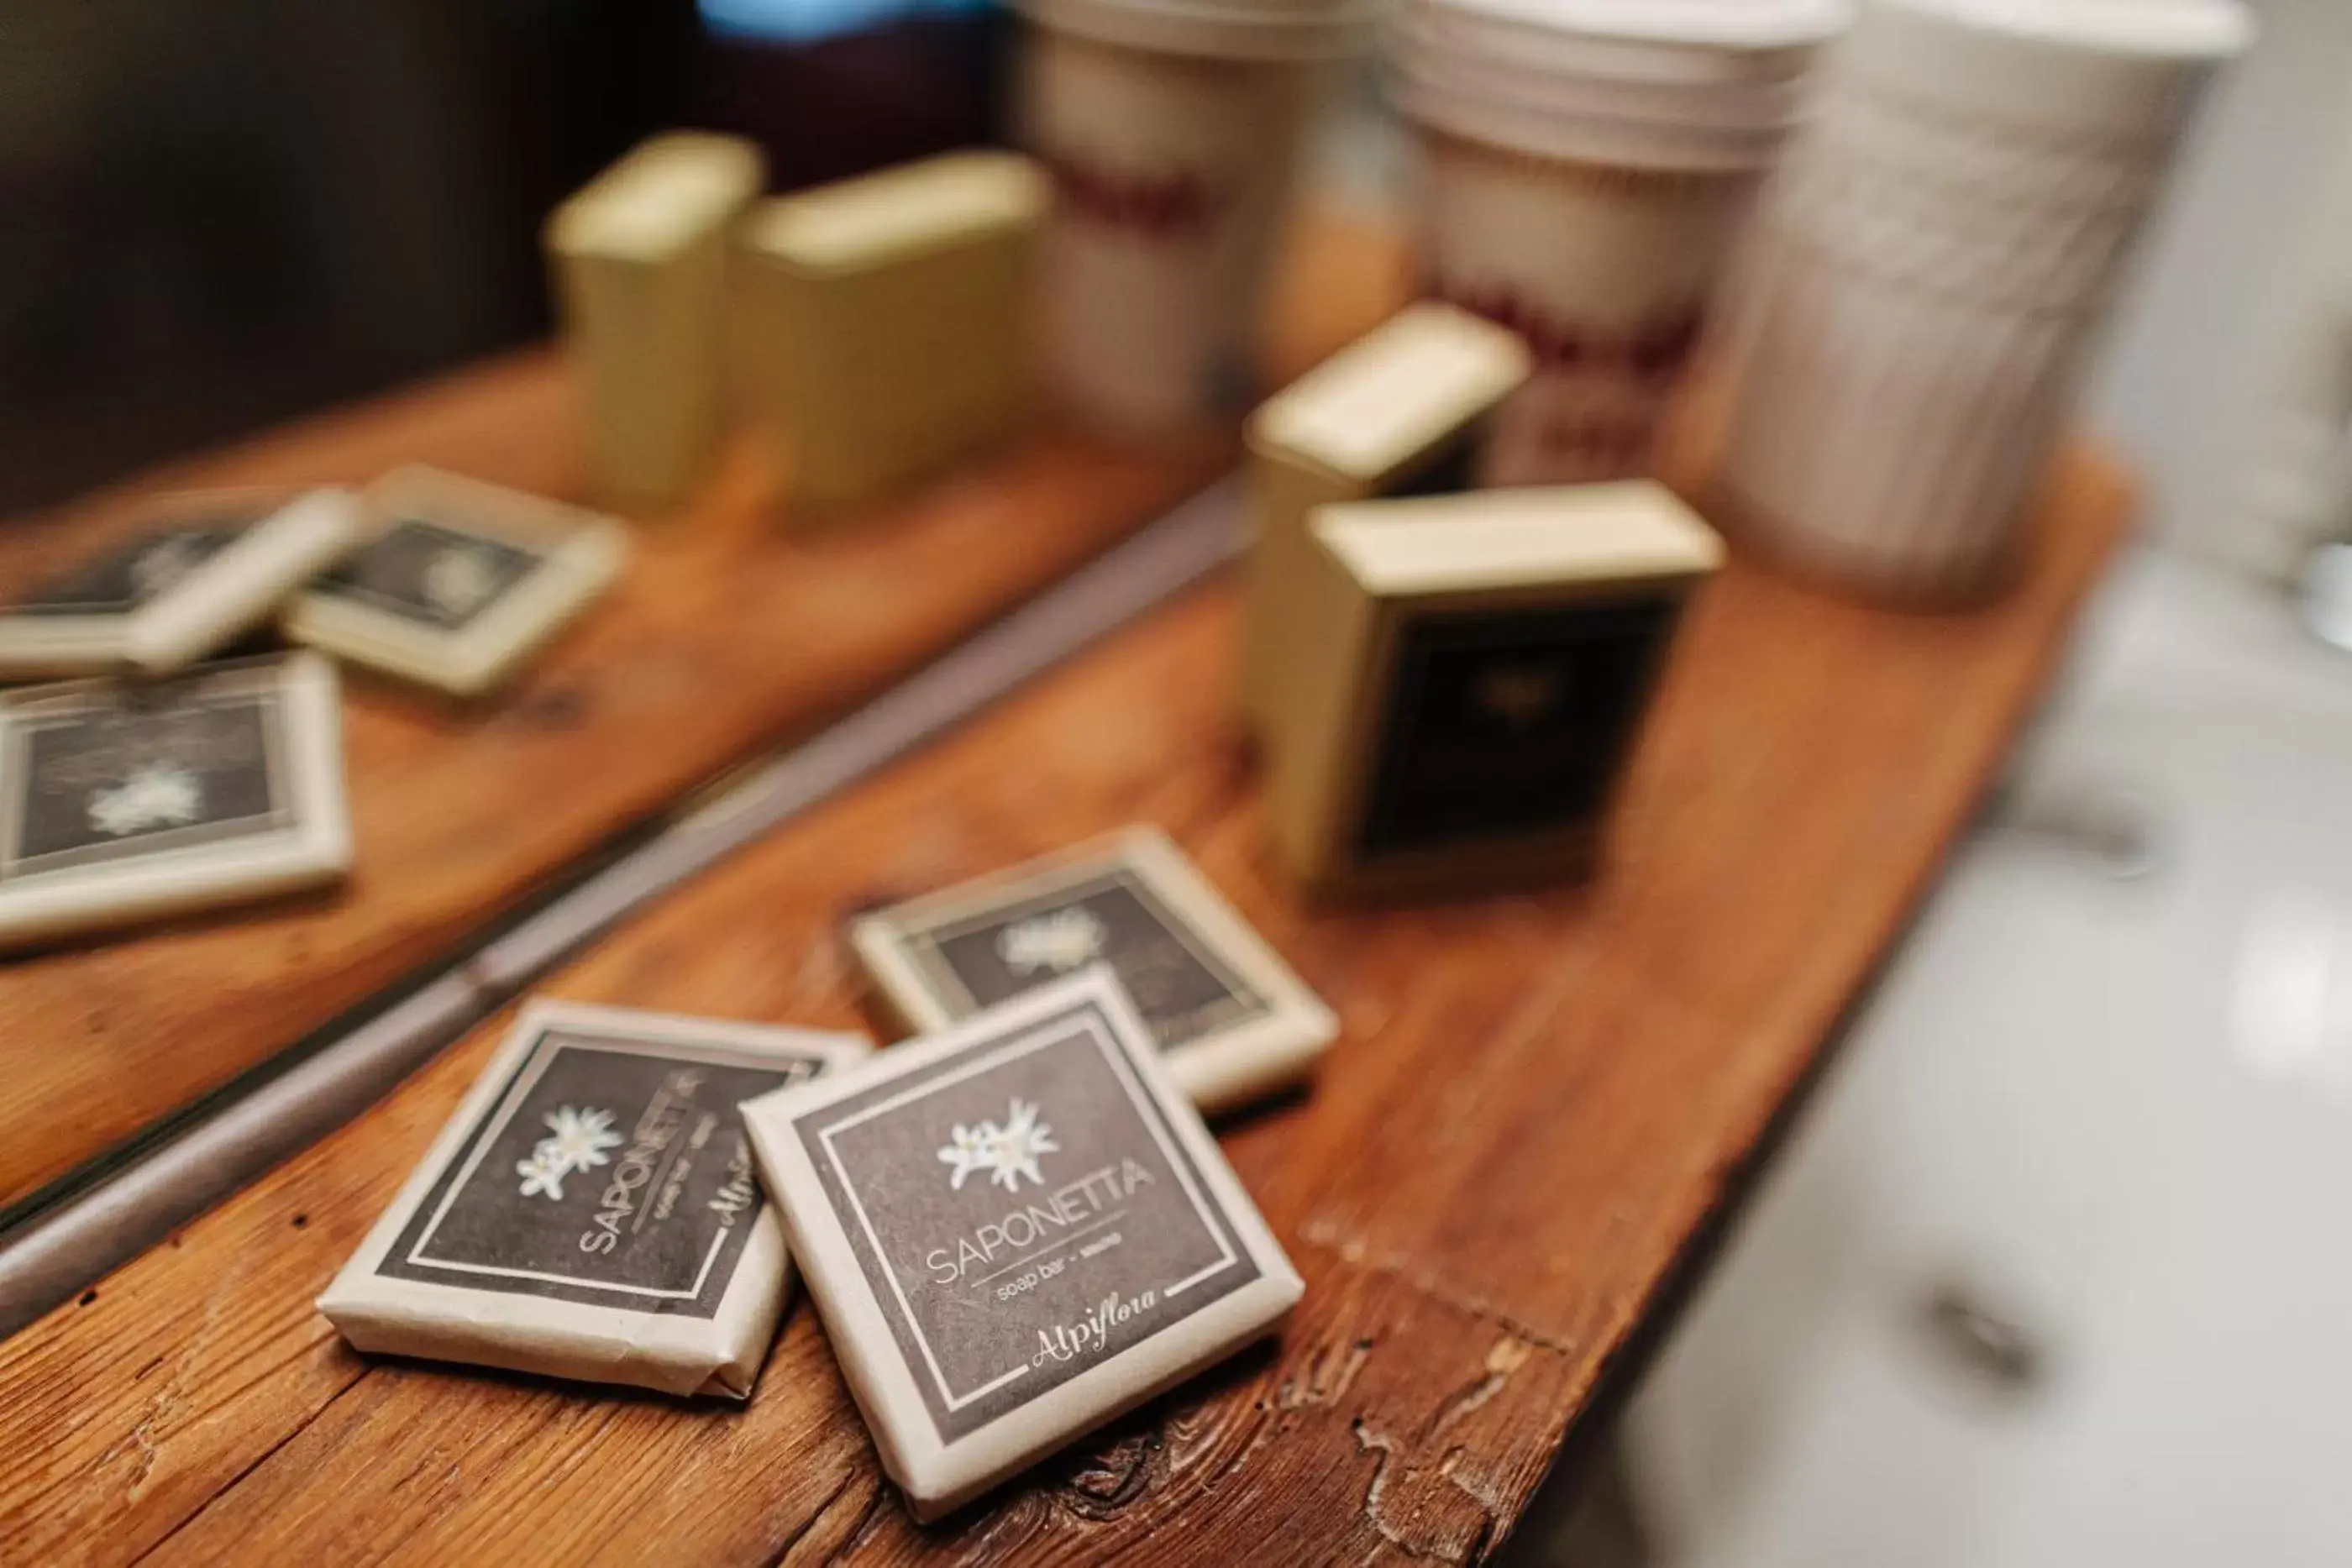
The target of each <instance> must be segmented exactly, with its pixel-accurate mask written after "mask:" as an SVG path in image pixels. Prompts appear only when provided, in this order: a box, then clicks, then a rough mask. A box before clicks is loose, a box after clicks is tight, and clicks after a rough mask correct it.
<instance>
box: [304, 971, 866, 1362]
mask: <svg viewBox="0 0 2352 1568" xmlns="http://www.w3.org/2000/svg"><path fill="white" fill-rule="evenodd" d="M865 1054H866V1042H865V1041H864V1040H861V1039H859V1038H858V1037H857V1036H856V1035H849V1034H834V1033H824V1032H819V1031H816V1030H801V1029H778V1028H771V1027H768V1026H764V1025H757V1024H748V1023H730V1022H726V1021H723V1020H720V1019H701V1018H680V1017H675V1016H672V1015H669V1014H664V1013H650V1012H639V1011H636V1010H635V1009H624V1008H605V1007H588V1006H583V1005H581V1004H579V1003H573V1002H553V1001H535V1002H533V1003H531V1004H530V1006H529V1007H527V1008H526V1009H524V1010H523V1013H522V1016H521V1018H520V1019H519V1020H518V1021H517V1022H516V1024H515V1026H514V1030H513V1032H512V1033H510V1034H509V1036H508V1037H507V1040H506V1042H505V1043H504V1044H503V1045H502V1046H500V1047H499V1052H498V1054H497V1055H496V1056H495V1057H493V1058H492V1059H491V1061H490V1064H489V1066H488V1068H486V1069H484V1071H483V1072H482V1076H481V1078H480V1080H479V1081H478V1082H476V1083H475V1085H474V1087H473V1089H472V1091H471V1092H468V1093H467V1096H466V1099H465V1102H464V1103H463V1104H461V1105H459V1106H458V1108H457V1113H456V1114H455V1115H453V1116H452V1117H450V1119H449V1123H448V1125H446V1127H444V1128H443V1129H442V1131H441V1134H440V1136H439V1137H438V1138H436V1140H435V1141H434V1144H433V1147H432V1149H431V1151H430V1152H429V1153H427V1154H426V1155H425V1159H424V1162H423V1163H422V1164H421V1165H419V1166H417V1168H416V1171H415V1174H414V1175H412V1176H410V1177H409V1179H408V1182H407V1184H406V1185H405V1186H403V1187H402V1188H401V1190H400V1196H399V1197H397V1198H395V1199H394V1201H393V1205H392V1207H391V1208H389V1209H387V1210H386V1211H385V1212H384V1215H383V1218H381V1219H379V1220H378V1221H377V1222H376V1225H375V1228H374V1229H373V1230H371V1231H369V1232H368V1237H367V1239H366V1240H365V1241H363V1242H362V1243H361V1244H360V1249H359V1250H358V1251H357V1252H355V1253H353V1254H352V1259H351V1261H350V1262H348V1263H346V1264H345V1265H344V1266H343V1270H342V1272H341V1273H340V1274H338V1275H337V1276H336V1277H335V1280H334V1282H333V1283H332V1284H331V1285H329V1286H328V1287H327V1290H326V1293H325V1294H323V1295H321V1296H320V1298H319V1311H320V1312H322V1313H324V1314H325V1315H326V1317H327V1320H328V1321H329V1322H332V1323H333V1324H334V1325H335V1327H336V1328H337V1329H339V1330H341V1333H342V1335H343V1337H344V1338H345V1339H347V1340H349V1341H350V1342H351V1343H352V1345H353V1346H354V1347H356V1348H358V1349H360V1350H363V1351H376V1352H383V1353H387V1354H398V1355H417V1356H427V1357H432V1358H434V1359H436V1360H442V1361H462V1362H470V1363H474V1364H478V1365H482V1366H502V1367H508V1368H511V1369H513V1370H515V1371H519V1372H533V1373H541V1374H544V1375H549V1376H552V1377H571V1378H579V1379H583V1380H584V1381H589V1382H596V1383H624V1384H633V1385H637V1386H640V1387H645V1388H653V1389H657V1390H659V1391H661V1392H663V1393H665V1394H677V1395H690V1394H721V1395H727V1396H732V1397H735V1398H739V1399H740V1398H742V1397H743V1396H746V1395H748V1394H749V1393H750V1392H751V1384H752V1381H753V1380H754V1379H755V1378H756V1377H757V1376H758V1375H759V1370H760V1363H761V1359H762V1358H763V1357H764V1356H765V1355H766V1354H767V1351H768V1344H769V1342H770V1341H771V1340H772V1338H774V1336H775V1330H776V1322H777V1318H778V1316H779V1314H780V1313H781V1312H782V1310H783V1303H784V1297H785V1293H786V1291H787V1290H788V1289H789V1287H790V1282H791V1275H790V1266H789V1263H788V1260H787V1259H786V1257H785V1254H784V1244H783V1235H782V1230H781V1228H779V1227H778V1225H777V1223H776V1218H775V1213H774V1211H773V1209H772V1208H771V1207H770V1206H769V1205H768V1203H767V1201H766V1199H765V1198H764V1197H762V1196H761V1190H760V1186H759V1183H758V1180H757V1179H756V1176H755V1174H754V1172H753V1168H752V1162H751V1149H750V1146H749V1145H748V1144H747V1143H746V1141H745V1137H744V1132H743V1123H742V1119H741V1117H740V1114H739V1113H738V1112H737V1110H736V1105H737V1103H738V1102H739V1101H741V1100H744V1099H748V1098H751V1097H753V1096H758V1095H764V1094H768V1093H771V1092H774V1091H775V1090H777V1089H780V1088H782V1087H784V1086H786V1085H789V1084H793V1083H801V1082H807V1081H808V1080H810V1079H813V1078H815V1077H817V1076H818V1075H819V1074H821V1073H824V1072H827V1071H833V1070H836V1069H838V1068H840V1067H842V1066H844V1065H845V1064H846V1063H849V1062H851V1061H856V1060H857V1059H859V1058H861V1057H863V1056H864V1055H865Z"/></svg>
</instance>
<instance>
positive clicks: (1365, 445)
mask: <svg viewBox="0 0 2352 1568" xmlns="http://www.w3.org/2000/svg"><path fill="white" fill-rule="evenodd" d="M1531 369H1532V361H1530V360H1529V358H1528V350H1527V345H1526V344H1524V343H1522V342H1521V341H1520V340H1519V339H1518V337H1517V334H1515V333H1512V332H1510V331H1508V330H1506V329H1503V328H1500V327H1497V326H1496V325H1494V324H1493V323H1492V322H1489V321H1485V320H1482V319H1479V318H1478V317H1475V316H1473V315H1471V314H1470V313H1469V312H1468V311H1466V310H1460V309H1456V308H1454V307H1453V306H1451V305H1444V304H1438V303H1435V302H1430V303H1424V304H1420V305H1414V306H1412V307H1410V308H1407V309H1405V310H1403V311H1402V312H1401V313H1399V314H1398V315H1396V316H1393V317H1391V319H1389V320H1388V321H1386V322H1384V323H1383V324H1382V325H1381V326H1379V327H1377V328H1375V329H1372V330H1371V331H1370V332H1369V333H1367V334H1366V335H1365V336H1363V337H1362V338H1360V339H1359V340H1356V341H1355V342H1354V343H1352V344H1350V345H1349V347H1347V348H1345V349H1343V350H1340V351H1339V353H1337V354H1335V355H1333V356H1332V357H1331V358H1330V359H1328V360H1327V361H1324V362H1323V363H1322V364H1321V365H1319V366H1318V367H1317V368H1316V369H1314V370H1312V371H1308V372H1307V374H1306V375H1304V376H1302V377H1300V378H1299V379H1298V380H1297V381H1296V382H1292V383H1291V384H1290V385H1289V386H1288V387H1286V388H1285V389H1284V390H1283V391H1281V392H1277V393H1276V394H1275V395H1274V396H1273V397H1272V398H1269V399H1268V400H1267V401H1266V402H1265V404H1264V405H1263V406H1261V407H1260V408H1259V409H1258V411H1257V413H1256V414H1255V416H1253V417H1252V419H1251V420H1250V425H1249V436H1248V438H1249V447H1250V454H1251V464H1250V467H1251V484H1252V488H1253V491H1254V493H1255V494H1254V502H1255V512H1256V537H1255V540H1254V542H1253V544H1252V546H1251V549H1250V558H1249V565H1248V571H1247V610H1246V612H1245V622H1246V624H1245V630H1244V634H1243V649H1242V677H1241V705H1242V716H1243V718H1244V722H1245V723H1247V724H1248V725H1250V726H1251V727H1253V728H1255V730H1256V732H1257V733H1258V734H1259V735H1261V736H1264V735H1267V734H1270V733H1272V732H1273V731H1274V730H1276V728H1278V727H1280V725H1281V722H1282V721H1281V712H1282V708H1283V706H1284V702H1285V697H1286V693H1287V692H1288V691H1289V690H1290V687H1291V684H1292V683H1291V675H1292V672H1293V671H1294V670H1295V669H1296V668H1297V664H1299V662H1300V661H1301V660H1304V659H1307V658H1311V657H1314V656H1315V651H1314V649H1313V646H1312V644H1310V643H1305V642H1302V641H1300V640H1299V638H1298V637H1297V624H1296V622H1295V621H1294V620H1293V618H1292V616H1291V614H1290V610H1289V606H1290V601H1291V597H1292V595H1293V593H1294V592H1295V591H1296V590H1297V584H1298V582H1299V580H1300V578H1301V577H1302V576H1303V575H1304V574H1305V573H1306V572H1307V570H1309V564H1308V563H1309V559H1310V558H1311V557H1312V555H1313V551H1314V547H1313V546H1312V545H1311V544H1310V543H1309V542H1308V541H1307V513H1308V512H1310V511H1312V510H1314V508H1316V507H1319V506H1324V505H1327V504H1328V503H1330V502H1334V501H1360V500H1368V499H1370V498H1372V497H1380V496H1400V495H1443V494H1447V493H1450V492H1453V491H1458V490H1466V489H1469V488H1470V487H1471V472H1472V468H1473V465H1474V464H1475V461H1476V458H1477V453H1478V448H1479V447H1480V446H1481V445H1482V444H1484V439H1485V434H1486V425H1487V421H1488V417H1489V416H1490V415H1491V414H1492V413H1494V411H1495V410H1496V407H1497V406H1499V405H1500V404H1501V403H1502V402H1503V400H1504V399H1506V398H1507V397H1509V396H1510V394H1511V393H1512V392H1514V391H1516V390H1517V388H1518V386H1519V385H1520V383H1521V382H1525V381H1526V380H1527V378H1528V373H1529V371H1530V370H1531Z"/></svg>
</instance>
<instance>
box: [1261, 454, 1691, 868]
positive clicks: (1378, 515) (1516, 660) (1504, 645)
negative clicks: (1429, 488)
mask: <svg viewBox="0 0 2352 1568" xmlns="http://www.w3.org/2000/svg"><path fill="white" fill-rule="evenodd" d="M1307 534H1308V538H1309V539H1310V542H1311V554H1310V557H1309V559H1308V567H1307V572H1306V574H1305V579H1304V581H1303V582H1302V585H1301V591H1299V592H1298V593H1297V595H1296V597H1295V601H1294V605H1293V610H1292V620H1293V622H1294V626H1295V632H1296V635H1297V637H1298V639H1299V643H1300V645H1301V646H1307V647H1314V648H1318V649H1319V650H1321V651H1322V653H1321V656H1320V657H1318V659H1316V660H1315V661H1314V662H1313V663H1312V664H1306V665H1303V666H1301V668H1300V670H1299V672H1298V674H1297V689H1296V691H1295V692H1294V693H1293V695H1292V699H1291V702H1290V704H1289V706H1287V708H1286V710H1285V715H1284V720H1283V727H1282V728H1281V729H1280V730H1279V731H1278V732H1276V734H1275V735H1273V736H1272V737H1271V746H1270V750H1271V752H1272V782H1271V788H1270V791H1269V794H1270V800H1269V806H1268V822H1269V827H1270V831H1271V832H1272V835H1273V840H1274V843H1275V847H1276V852H1277V853H1278V855H1279V856H1280V858H1281V860H1282V861H1283V862H1284V863H1285V865H1286V867H1287V869H1288V870H1289V872H1290V873H1292V874H1293V875H1294V876H1295V877H1296V878H1297V880H1298V881H1299V882H1300V883H1303V884H1304V885H1305V886H1306V887H1307V889H1308V890H1309V891H1311V892H1314V893H1317V894H1329V895H1337V896H1354V895H1359V894H1417V893H1424V892H1439V891H1444V890H1448V889H1452V888H1455V887H1462V886H1470V885H1476V884H1480V883H1512V882H1524V881H1528V880H1534V879H1538V878H1544V877H1556V876H1562V875H1573V874H1579V873H1581V872H1583V871H1584V870H1586V869H1587V868H1588V867H1589V866H1590V865H1591V862H1592V861H1593V858H1594V855H1595V852H1596V850H1597V848H1598V845H1599V841H1600V836H1601V825H1602V822H1603V820H1604V818H1605V816H1606V812H1607V808H1608V805H1609V801H1610V799H1611V796H1612V792H1613V790H1614V788H1615V784H1616V780H1617V777H1618V775H1619V773H1620V772H1621V771H1622V765H1623V762H1624V759H1625V758H1626V756H1627V755H1628V754H1629V753H1630V751H1631V749H1632V747H1633V740H1634V737H1635V736H1636V735H1637V733H1638V731H1639V729H1640V726H1641V720H1642V716H1643V711H1644V709H1645V708H1646V707H1647V706H1648V703H1649V699H1650V695H1651V692H1652V690H1653V688H1654V685H1655V684H1656V680H1657V676H1658V674H1659V671H1660V670H1661V669H1662V668H1663V666H1664V662H1665V655H1666V652H1667V649H1668V647H1669V646H1670V645H1671V643H1672V641H1673V638H1674V634H1675V628H1676V626H1677V624H1678V623H1679V622H1680V620H1681V618H1682V612H1683V607H1684V605H1685V601H1687V600H1688V599H1689V597H1690V594H1691V592H1692V591H1693V590H1694V589H1695V588H1696V587H1697V586H1698V584H1699V583H1700V582H1701V581H1703V580H1705V579H1706V577H1707V576H1708V575H1709V574H1711V573H1712V572H1713V571H1714V570H1716V568H1717V565H1718V564H1719V563H1720V561H1721V560H1722V559H1723V546H1722V542H1721V541H1720V540H1719V539H1718V538H1717V537H1716V535H1715V533H1714V531H1713V530H1712V529H1711V528H1708V527H1707V526H1706V523H1705V522H1703V521H1702V520H1700V518H1699V517H1698V516H1697V515H1696V513H1694V512H1692V511H1691V510H1690V509H1689V508H1688V507H1685V506H1684V505H1683V504H1682V503H1681V502H1680V501H1678V500H1676V499H1675V497H1674V496H1673V495H1672V494H1671V493H1670V492H1669V491H1667V490H1666V489H1665V488H1664V486H1660V485H1658V484H1655V483H1654V482H1652V481H1649V480H1634V481H1631V482H1628V483H1624V484H1613V485H1588V486H1570V487H1566V488H1557V489H1531V490H1489V491H1483V492H1478V493H1475V494H1471V495H1464V496H1454V497H1436V498H1425V499H1408V500H1389V501H1365V502H1358V503H1353V504H1349V505H1342V506H1330V507H1319V508H1318V509H1317V510H1316V512H1315V513H1314V514H1313V516H1312V517H1310V518H1309V520H1308V524H1307Z"/></svg>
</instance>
